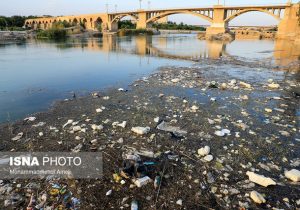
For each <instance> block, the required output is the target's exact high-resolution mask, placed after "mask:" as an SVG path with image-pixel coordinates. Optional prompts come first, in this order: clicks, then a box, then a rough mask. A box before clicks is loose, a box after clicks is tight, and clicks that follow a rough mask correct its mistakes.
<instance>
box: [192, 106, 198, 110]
mask: <svg viewBox="0 0 300 210" xmlns="http://www.w3.org/2000/svg"><path fill="white" fill-rule="evenodd" d="M198 109H199V107H198V106H195V105H193V106H192V107H191V110H193V111H197V110H198Z"/></svg>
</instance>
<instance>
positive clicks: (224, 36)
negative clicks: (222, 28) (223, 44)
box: [206, 33, 234, 42]
mask: <svg viewBox="0 0 300 210" xmlns="http://www.w3.org/2000/svg"><path fill="white" fill-rule="evenodd" d="M206 39H207V40H210V41H214V40H217V41H229V42H231V41H233V40H234V34H232V33H219V34H214V35H206Z"/></svg>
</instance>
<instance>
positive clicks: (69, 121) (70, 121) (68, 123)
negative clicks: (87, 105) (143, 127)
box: [63, 120, 74, 128]
mask: <svg viewBox="0 0 300 210" xmlns="http://www.w3.org/2000/svg"><path fill="white" fill-rule="evenodd" d="M73 122H74V120H68V122H66V123H65V124H64V125H63V128H65V127H66V126H67V125H70V124H72V123H73Z"/></svg>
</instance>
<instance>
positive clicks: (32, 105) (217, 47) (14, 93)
mask: <svg viewBox="0 0 300 210" xmlns="http://www.w3.org/2000/svg"><path fill="white" fill-rule="evenodd" d="M298 53H299V52H298ZM298 56H299V54H297V49H295V48H294V47H293V45H291V44H289V43H286V42H283V41H277V42H275V41H273V40H235V41H233V42H232V43H222V42H213V41H203V40H198V39H197V38H196V35H183V34H179V35H178V34H177V35H157V36H135V37H114V36H105V37H103V38H97V39H96V38H92V39H68V40H66V41H64V42H50V41H48V42H47V41H36V40H29V41H27V42H25V43H22V44H5V45H0V74H1V77H0V122H6V121H15V120H17V119H20V118H23V117H25V116H27V115H29V114H31V113H35V112H39V111H44V110H47V108H49V107H50V106H51V104H53V102H54V101H56V100H61V99H65V98H71V97H72V96H73V94H74V93H75V94H76V96H82V95H86V94H88V93H90V92H91V91H95V90H103V89H107V88H110V87H126V86H127V85H128V84H130V83H132V82H133V81H134V80H136V79H137V78H140V77H142V76H147V75H149V74H150V73H152V72H153V71H155V70H157V68H159V67H161V66H170V65H171V66H189V65H192V64H193V62H192V61H189V60H199V59H200V60H202V59H204V60H205V59H220V58H221V57H230V58H235V59H240V60H246V61H249V60H253V61H259V60H264V61H265V62H266V61H267V62H271V63H274V64H275V65H288V64H290V63H291V62H294V61H297V60H298Z"/></svg>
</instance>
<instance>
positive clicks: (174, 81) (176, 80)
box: [171, 78, 180, 83]
mask: <svg viewBox="0 0 300 210" xmlns="http://www.w3.org/2000/svg"><path fill="white" fill-rule="evenodd" d="M179 81H180V79H178V78H175V79H172V80H171V82H173V83H177V82H179Z"/></svg>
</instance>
